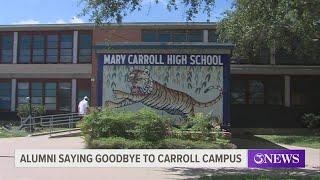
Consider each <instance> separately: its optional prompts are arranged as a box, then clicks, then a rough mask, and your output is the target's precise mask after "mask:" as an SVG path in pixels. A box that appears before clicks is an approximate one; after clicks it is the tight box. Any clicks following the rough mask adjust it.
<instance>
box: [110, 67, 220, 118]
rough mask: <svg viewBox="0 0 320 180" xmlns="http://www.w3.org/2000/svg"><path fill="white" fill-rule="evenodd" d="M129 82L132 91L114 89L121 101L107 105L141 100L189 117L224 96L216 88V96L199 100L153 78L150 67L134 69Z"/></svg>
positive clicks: (120, 104)
mask: <svg viewBox="0 0 320 180" xmlns="http://www.w3.org/2000/svg"><path fill="white" fill-rule="evenodd" d="M128 82H130V83H131V92H130V93H127V92H123V91H120V90H113V94H114V97H115V98H116V99H119V100H120V101H119V102H113V101H105V106H106V107H108V108H119V107H124V106H128V105H131V104H135V103H139V102H140V103H142V104H144V105H146V106H149V107H152V108H155V109H158V110H163V111H165V112H167V113H169V114H171V115H180V116H183V117H187V116H193V115H194V113H195V112H194V109H195V107H209V106H212V105H214V104H216V103H217V102H218V101H219V100H220V99H221V98H222V96H223V91H222V89H221V88H216V89H218V90H219V94H218V96H217V97H216V98H214V99H213V100H211V101H208V102H199V101H197V100H195V99H194V98H193V97H191V96H190V95H188V94H187V93H184V92H181V91H177V90H174V89H170V88H168V87H166V86H165V85H162V84H161V83H159V82H157V81H155V80H153V79H152V78H151V76H150V71H149V70H148V69H145V70H138V69H135V70H132V71H131V72H130V73H129V75H128ZM212 88H213V87H212Z"/></svg>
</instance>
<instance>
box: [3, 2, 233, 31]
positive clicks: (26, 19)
mask: <svg viewBox="0 0 320 180" xmlns="http://www.w3.org/2000/svg"><path fill="white" fill-rule="evenodd" d="M153 1H154V0H143V2H142V5H143V7H142V10H141V11H136V12H133V13H132V14H130V15H128V16H126V17H125V18H124V19H123V22H185V14H184V9H183V8H180V9H179V10H178V11H173V12H168V11H167V9H166V1H167V0H159V3H158V4H155V3H154V2H153ZM79 2H80V0H0V4H1V5H0V25H11V24H65V23H85V22H89V17H87V16H86V17H83V16H82V17H78V15H79V13H80V12H81V9H82V8H83V4H81V3H79ZM231 3H232V0H216V4H215V7H214V10H213V13H212V15H211V16H212V17H211V18H210V21H211V22H215V21H218V20H219V19H221V17H222V15H221V14H222V13H223V12H224V11H225V10H227V9H230V8H231ZM206 20H207V17H206V15H205V14H200V15H198V16H197V17H196V18H195V19H194V20H193V21H194V22H205V21H206Z"/></svg>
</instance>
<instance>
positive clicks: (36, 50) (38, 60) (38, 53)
mask: <svg viewBox="0 0 320 180" xmlns="http://www.w3.org/2000/svg"><path fill="white" fill-rule="evenodd" d="M44 38H45V37H44V35H34V36H33V38H32V45H33V46H32V62H33V63H35V64H42V63H44V62H45V61H44V60H45V55H44V50H45V49H44V48H45V39H44Z"/></svg>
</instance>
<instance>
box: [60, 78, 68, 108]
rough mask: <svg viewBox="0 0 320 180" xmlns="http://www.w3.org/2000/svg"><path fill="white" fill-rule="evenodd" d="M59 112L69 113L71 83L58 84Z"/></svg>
mask: <svg viewBox="0 0 320 180" xmlns="http://www.w3.org/2000/svg"><path fill="white" fill-rule="evenodd" d="M58 94H59V99H58V102H59V110H60V111H71V83H70V82H61V83H59V92H58Z"/></svg>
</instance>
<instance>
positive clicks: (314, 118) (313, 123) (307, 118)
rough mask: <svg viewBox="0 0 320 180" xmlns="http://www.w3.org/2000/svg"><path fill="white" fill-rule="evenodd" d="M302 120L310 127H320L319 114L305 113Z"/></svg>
mask: <svg viewBox="0 0 320 180" xmlns="http://www.w3.org/2000/svg"><path fill="white" fill-rule="evenodd" d="M302 122H303V123H304V124H305V125H306V126H307V127H308V128H311V129H319V128H320V115H319V114H313V113H306V114H304V115H303V116H302Z"/></svg>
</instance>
